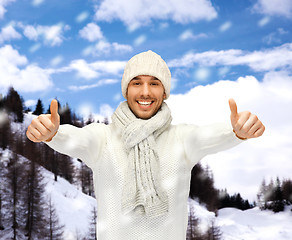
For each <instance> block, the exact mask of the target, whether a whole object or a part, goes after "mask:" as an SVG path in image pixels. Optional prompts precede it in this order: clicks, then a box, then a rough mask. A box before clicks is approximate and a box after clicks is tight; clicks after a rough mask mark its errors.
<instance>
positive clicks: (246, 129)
mask: <svg viewBox="0 0 292 240" xmlns="http://www.w3.org/2000/svg"><path fill="white" fill-rule="evenodd" d="M229 107H230V111H231V115H230V120H231V124H232V127H233V131H234V133H235V134H236V136H237V137H238V138H239V139H248V138H256V137H259V136H261V135H262V134H263V133H264V131H265V126H264V125H263V124H262V122H261V121H260V120H259V119H258V117H257V116H256V115H254V114H252V113H251V112H248V111H245V112H240V113H238V112H237V105H236V103H235V101H234V99H232V98H231V99H229Z"/></svg>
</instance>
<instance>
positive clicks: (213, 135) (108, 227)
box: [47, 123, 242, 240]
mask: <svg viewBox="0 0 292 240" xmlns="http://www.w3.org/2000/svg"><path fill="white" fill-rule="evenodd" d="M150 132H151V131H150ZM138 135H139V134H138ZM142 139H145V137H143V138H142ZM240 142H242V141H241V140H239V139H238V138H236V136H235V135H234V133H233V132H232V127H231V126H230V124H224V123H223V124H221V123H220V124H212V125H207V126H196V125H185V124H182V125H172V124H171V125H170V126H169V127H168V128H166V129H165V130H164V131H163V132H162V133H161V134H160V135H159V136H156V137H155V149H156V151H157V155H158V157H159V161H158V162H157V165H158V167H157V169H160V177H161V181H160V183H161V188H163V191H165V192H166V194H167V197H168V212H166V213H165V214H162V215H160V216H157V217H153V218H149V217H148V216H147V215H146V214H138V215H137V214H135V212H134V211H132V212H130V213H128V214H124V211H123V207H122V202H123V198H124V191H123V189H124V184H125V181H126V179H129V177H130V176H128V172H129V169H128V168H129V150H128V149H127V148H126V146H125V143H124V137H123V129H121V128H119V127H117V126H116V124H113V123H111V124H109V125H105V124H101V123H92V124H89V125H87V126H85V127H83V128H77V127H74V126H72V125H61V126H60V128H59V130H58V133H57V134H56V135H55V137H54V138H53V139H52V141H50V142H48V143H47V144H48V145H49V146H50V147H52V148H54V149H55V150H56V151H58V152H61V153H64V154H67V155H69V156H71V157H75V158H79V159H81V160H82V161H83V162H85V163H86V164H87V165H88V166H89V167H90V168H91V169H92V172H93V181H94V191H95V196H96V201H97V213H98V217H97V230H98V238H97V239H98V240H116V239H119V240H166V239H167V240H169V239H170V240H172V239H173V240H185V239H186V230H187V223H188V205H187V203H188V201H187V200H188V195H189V190H190V178H191V170H192V168H193V166H194V165H195V164H196V163H197V162H198V161H199V160H200V159H201V158H203V157H204V156H206V155H207V154H212V153H216V152H218V151H222V150H225V149H228V148H230V147H233V146H235V145H237V144H238V143H240ZM132 144H134V142H133V143H132ZM146 176H147V174H146ZM130 179H133V178H132V177H131V178H130ZM73 211H74V210H73Z"/></svg>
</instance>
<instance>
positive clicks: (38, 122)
mask: <svg viewBox="0 0 292 240" xmlns="http://www.w3.org/2000/svg"><path fill="white" fill-rule="evenodd" d="M50 111H51V114H41V115H39V116H38V117H37V118H35V119H33V120H32V122H31V124H30V125H29V126H28V128H27V131H26V136H27V137H28V139H29V140H31V141H33V142H42V141H46V142H49V141H51V140H52V138H53V137H54V136H55V135H56V133H57V131H58V129H59V126H60V116H59V114H58V102H57V100H55V99H53V100H52V102H51V105H50Z"/></svg>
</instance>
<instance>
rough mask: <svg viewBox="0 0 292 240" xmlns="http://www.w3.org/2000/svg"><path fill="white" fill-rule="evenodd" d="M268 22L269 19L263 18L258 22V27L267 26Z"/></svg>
mask: <svg viewBox="0 0 292 240" xmlns="http://www.w3.org/2000/svg"><path fill="white" fill-rule="evenodd" d="M269 22H270V18H269V17H264V18H262V19H261V20H260V21H259V22H258V25H259V26H260V27H263V26H265V25H267V24H268V23H269Z"/></svg>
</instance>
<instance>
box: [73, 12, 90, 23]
mask: <svg viewBox="0 0 292 240" xmlns="http://www.w3.org/2000/svg"><path fill="white" fill-rule="evenodd" d="M88 16H89V13H88V12H82V13H80V14H79V15H78V16H77V17H76V22H78V23H81V22H84V21H85V20H86V19H87V18H88Z"/></svg>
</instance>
